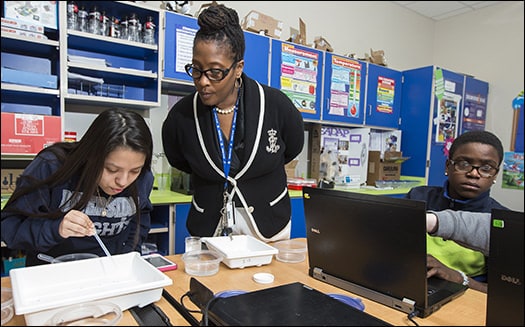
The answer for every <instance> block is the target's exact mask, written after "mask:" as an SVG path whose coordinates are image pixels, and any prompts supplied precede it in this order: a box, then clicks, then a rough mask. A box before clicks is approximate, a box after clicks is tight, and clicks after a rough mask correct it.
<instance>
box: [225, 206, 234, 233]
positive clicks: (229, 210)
mask: <svg viewBox="0 0 525 327" xmlns="http://www.w3.org/2000/svg"><path fill="white" fill-rule="evenodd" d="M226 218H227V223H228V227H233V225H234V224H235V202H233V201H230V202H228V203H226Z"/></svg>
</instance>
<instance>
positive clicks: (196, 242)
mask: <svg viewBox="0 0 525 327" xmlns="http://www.w3.org/2000/svg"><path fill="white" fill-rule="evenodd" d="M185 242H186V248H185V250H186V252H190V251H196V250H200V249H201V238H200V237H198V236H188V237H186V239H185Z"/></svg>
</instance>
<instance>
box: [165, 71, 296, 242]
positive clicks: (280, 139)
mask: <svg viewBox="0 0 525 327" xmlns="http://www.w3.org/2000/svg"><path fill="white" fill-rule="evenodd" d="M242 79H243V87H242V88H241V94H240V100H239V102H240V103H239V112H238V117H237V129H236V132H235V136H234V141H235V148H234V152H235V154H236V155H235V157H236V158H235V159H236V160H235V162H233V163H232V167H231V170H230V174H229V178H228V180H229V191H230V192H231V191H232V188H233V192H235V197H234V201H235V204H236V206H243V207H244V208H245V209H246V211H247V212H248V213H249V215H250V218H253V220H254V222H255V223H256V226H257V227H258V229H259V231H260V233H261V234H262V236H263V237H264V238H271V237H272V236H273V235H275V234H276V233H278V232H279V231H280V230H282V229H283V228H284V227H285V226H286V224H288V222H289V220H290V216H291V204H290V198H289V195H288V189H287V183H286V173H285V168H284V165H285V164H286V163H288V162H290V161H291V160H293V159H295V157H297V155H298V154H299V153H300V152H301V150H302V148H303V144H304V123H303V119H302V116H301V113H300V112H299V111H298V110H297V108H296V107H295V106H294V105H293V103H292V101H291V100H290V99H289V98H288V97H287V96H286V95H285V94H284V93H282V92H281V91H280V90H278V89H276V88H272V87H269V86H266V85H261V84H259V83H258V82H256V81H255V80H253V79H251V78H249V77H247V76H246V74H243V75H242ZM195 117H197V120H196V119H195ZM217 139H218V138H217V131H216V127H215V124H214V120H213V113H212V107H210V106H205V105H204V104H203V103H202V102H201V100H200V99H199V96H198V94H197V93H196V92H194V93H192V94H190V95H187V96H185V97H184V98H182V99H181V100H180V101H179V102H178V103H176V104H175V105H174V106H173V108H171V110H170V112H169V113H168V116H167V118H166V120H165V121H164V123H163V126H162V141H163V146H164V152H165V153H166V157H167V158H168V161H169V163H170V164H171V165H172V166H173V167H175V168H177V169H179V170H181V171H184V172H187V173H190V174H191V177H192V184H193V188H194V194H193V199H192V206H191V209H190V212H189V215H188V220H187V223H186V226H187V228H188V231H189V233H190V234H191V235H196V236H213V233H214V231H215V229H216V227H217V225H218V223H219V220H220V209H221V208H222V206H223V191H224V183H225V178H224V173H223V165H222V156H221V152H220V147H219V144H218V141H217Z"/></svg>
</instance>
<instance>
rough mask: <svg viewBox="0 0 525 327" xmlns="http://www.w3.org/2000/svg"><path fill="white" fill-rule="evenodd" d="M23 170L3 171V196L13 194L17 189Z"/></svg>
mask: <svg viewBox="0 0 525 327" xmlns="http://www.w3.org/2000/svg"><path fill="white" fill-rule="evenodd" d="M23 171H24V170H23V169H2V194H11V193H13V192H14V191H15V189H16V181H17V180H18V177H20V175H21V174H22V172H23Z"/></svg>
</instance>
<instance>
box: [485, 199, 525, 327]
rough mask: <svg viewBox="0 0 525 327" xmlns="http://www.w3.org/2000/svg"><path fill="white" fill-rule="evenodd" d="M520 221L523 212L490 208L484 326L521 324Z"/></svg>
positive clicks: (521, 239) (521, 271) (522, 226)
mask: <svg viewBox="0 0 525 327" xmlns="http://www.w3.org/2000/svg"><path fill="white" fill-rule="evenodd" d="M523 220H524V216H523V212H517V211H510V210H501V209H493V210H492V217H491V227H490V249H489V260H488V272H487V281H488V284H489V286H488V290H487V319H486V325H487V326H523V325H524V321H523V317H524V312H523V306H524V303H523V298H524V292H523V283H524V279H523V278H524V276H523V245H524V243H523V239H524V238H525V235H524V232H523V230H524V227H525V225H524V222H523Z"/></svg>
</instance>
